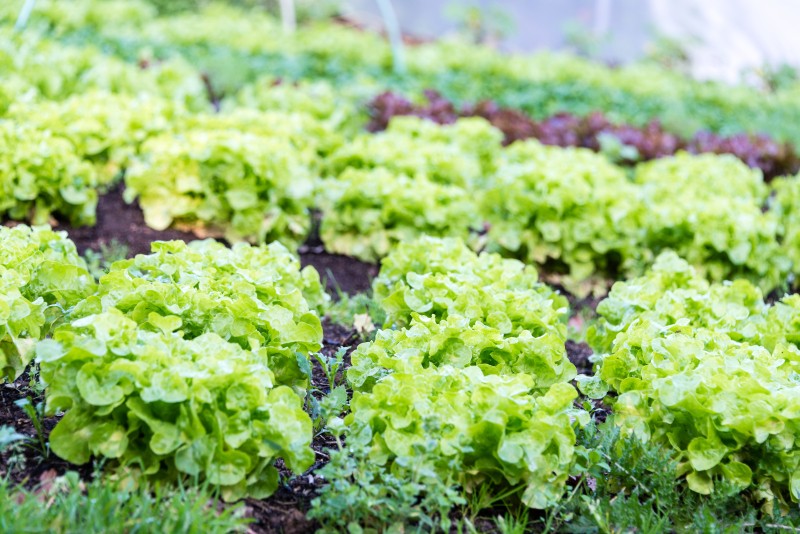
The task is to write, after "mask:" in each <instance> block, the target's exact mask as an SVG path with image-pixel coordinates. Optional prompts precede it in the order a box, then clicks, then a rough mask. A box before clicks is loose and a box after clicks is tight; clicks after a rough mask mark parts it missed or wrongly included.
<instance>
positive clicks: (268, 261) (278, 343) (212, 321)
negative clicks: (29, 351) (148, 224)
mask: <svg viewBox="0 0 800 534" xmlns="http://www.w3.org/2000/svg"><path fill="white" fill-rule="evenodd" d="M152 249H153V252H152V254H149V255H138V256H136V257H135V258H133V259H129V260H122V261H119V262H116V263H114V264H113V265H112V266H111V269H110V271H109V273H108V274H106V275H105V276H103V277H102V278H101V279H100V283H99V287H98V291H97V293H96V294H95V295H93V296H91V297H89V298H87V299H86V300H85V301H83V302H81V303H80V304H79V305H78V306H76V308H75V310H74V311H73V314H72V315H73V317H75V318H80V317H86V316H91V315H96V314H99V313H102V312H105V311H109V310H118V311H120V312H122V313H123V314H125V315H126V316H127V317H128V318H130V319H132V320H134V321H135V322H136V324H138V325H141V327H142V328H144V329H148V330H156V331H157V330H159V329H162V328H164V327H165V325H173V324H177V325H180V327H179V331H180V333H181V334H182V335H183V337H184V338H186V339H194V338H196V337H199V336H201V335H203V334H205V333H209V332H210V333H214V334H216V335H219V336H220V337H222V338H223V339H225V340H226V341H229V342H231V343H234V344H237V345H239V346H241V347H242V348H243V349H246V350H250V351H253V352H255V353H257V354H259V355H260V356H261V357H262V358H263V360H264V362H265V363H266V364H268V365H269V367H270V369H271V370H272V372H273V373H274V375H275V383H276V384H279V385H287V386H290V387H294V388H296V389H297V390H298V391H300V392H302V391H304V390H305V388H306V387H307V385H308V376H307V375H306V373H304V372H303V370H302V367H301V365H300V363H298V358H307V357H308V354H309V353H310V352H314V351H317V350H319V349H320V348H321V346H322V326H321V323H320V312H321V310H322V309H323V308H324V307H325V305H326V304H327V301H328V296H327V295H326V294H325V292H324V290H323V288H322V285H321V283H320V280H319V275H318V274H317V272H316V271H315V270H314V269H313V268H311V267H306V268H305V269H303V270H302V271H301V270H300V263H299V261H298V260H297V259H296V258H295V257H294V256H293V255H292V254H291V253H290V252H289V251H287V250H286V249H285V248H284V247H283V246H282V245H280V244H279V243H272V244H271V245H268V246H267V245H263V246H260V247H251V246H249V245H247V244H244V243H240V244H237V245H235V246H234V247H233V248H232V249H228V248H227V247H225V246H224V245H222V244H221V243H217V242H214V241H211V240H207V241H196V242H193V243H190V244H188V245H187V244H185V243H183V242H182V241H171V242H157V243H154V244H153V245H152Z"/></svg>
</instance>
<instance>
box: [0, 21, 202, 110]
mask: <svg viewBox="0 0 800 534" xmlns="http://www.w3.org/2000/svg"><path fill="white" fill-rule="evenodd" d="M17 12H18V10H17ZM142 67H146V68H141V67H139V66H137V65H134V64H131V63H127V62H125V61H123V60H121V59H119V58H116V57H113V56H109V55H107V54H104V53H103V52H101V51H100V49H98V48H96V47H95V46H74V45H67V44H64V43H62V42H58V41H54V40H48V39H45V38H42V37H41V36H40V35H37V34H36V32H24V33H20V32H14V31H12V30H11V29H10V28H7V29H2V30H0V70H2V72H3V74H4V78H3V81H2V85H5V86H7V87H12V88H13V89H14V93H13V95H14V96H15V98H14V99H13V100H12V101H11V102H18V101H19V100H20V99H23V100H33V101H44V100H62V99H65V98H68V97H70V96H73V95H80V94H83V93H86V92H91V91H93V90H97V91H103V92H108V93H114V94H126V95H142V94H148V95H153V96H161V97H165V98H169V99H170V100H172V101H174V102H175V103H177V104H180V105H185V106H186V107H188V108H189V109H192V110H198V111H201V110H208V109H209V107H210V106H209V104H208V98H207V96H206V90H205V87H204V86H203V82H202V80H201V77H200V75H199V73H198V71H197V70H195V69H194V68H193V67H192V66H191V65H190V64H189V63H188V62H187V61H185V60H184V59H181V58H170V59H168V60H166V61H153V62H148V63H147V64H142ZM11 102H9V104H10V103H11ZM0 104H2V101H0ZM5 111H6V110H5V109H4V108H3V107H2V106H1V105H0V115H1V114H2V113H3V112H5Z"/></svg>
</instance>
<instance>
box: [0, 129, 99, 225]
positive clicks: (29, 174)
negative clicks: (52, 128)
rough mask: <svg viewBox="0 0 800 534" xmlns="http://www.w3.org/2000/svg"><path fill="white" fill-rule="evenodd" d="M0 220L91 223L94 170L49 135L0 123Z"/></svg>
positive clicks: (65, 143) (94, 204)
mask: <svg viewBox="0 0 800 534" xmlns="http://www.w3.org/2000/svg"><path fill="white" fill-rule="evenodd" d="M0 147H2V148H0V169H2V171H0V215H6V216H8V217H10V218H11V219H15V220H20V221H27V222H31V223H33V224H39V225H41V224H47V223H49V221H50V217H51V215H53V214H59V215H61V216H63V217H64V218H66V219H67V220H69V222H70V223H72V224H76V225H78V224H94V221H95V209H96V207H97V187H98V186H99V184H100V178H99V176H98V173H97V170H96V169H95V168H94V167H93V166H92V165H91V164H90V163H88V162H86V161H84V160H83V159H81V157H80V156H78V155H77V154H75V149H74V147H73V146H72V144H71V143H70V142H69V141H67V140H65V139H63V138H60V137H58V136H55V135H53V134H52V133H51V132H48V131H46V130H45V131H42V130H38V129H36V128H34V127H30V126H27V125H25V124H24V123H23V124H20V123H17V122H14V121H9V120H0Z"/></svg>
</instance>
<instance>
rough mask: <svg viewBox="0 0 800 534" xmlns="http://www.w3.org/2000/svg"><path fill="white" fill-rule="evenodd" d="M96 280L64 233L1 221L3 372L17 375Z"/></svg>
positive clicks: (0, 343) (0, 360)
mask: <svg viewBox="0 0 800 534" xmlns="http://www.w3.org/2000/svg"><path fill="white" fill-rule="evenodd" d="M94 289H95V284H94V279H93V278H92V276H91V275H90V274H89V272H88V271H87V270H86V264H85V263H84V261H83V260H82V259H81V258H80V256H78V253H77V251H76V250H75V245H74V244H73V243H72V241H70V240H69V239H67V237H66V234H64V233H63V232H53V231H52V230H50V229H49V228H46V227H39V228H29V227H27V226H23V225H20V226H17V227H14V228H8V227H5V226H0V373H2V375H1V376H2V377H4V378H10V379H12V380H13V379H16V378H17V377H18V376H19V375H20V374H22V372H23V371H24V370H25V368H26V367H27V365H28V363H30V361H31V358H32V357H33V344H34V342H35V341H36V340H38V339H42V338H44V337H45V336H46V335H47V334H48V333H49V331H50V328H51V326H52V325H53V324H54V323H55V322H57V321H59V320H61V319H62V317H63V315H64V314H65V313H66V312H68V311H69V310H70V309H71V308H72V307H73V306H74V305H75V304H77V303H78V301H80V300H81V299H82V298H84V297H86V296H88V295H89V294H90V293H92V292H93V291H94Z"/></svg>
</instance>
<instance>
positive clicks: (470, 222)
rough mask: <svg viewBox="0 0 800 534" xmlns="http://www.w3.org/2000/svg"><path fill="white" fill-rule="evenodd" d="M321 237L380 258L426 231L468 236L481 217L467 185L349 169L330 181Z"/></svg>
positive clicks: (340, 250)
mask: <svg viewBox="0 0 800 534" xmlns="http://www.w3.org/2000/svg"><path fill="white" fill-rule="evenodd" d="M324 187H325V191H323V192H321V197H322V199H321V204H322V211H323V214H322V224H321V227H320V236H321V237H322V242H323V243H325V248H326V249H327V250H328V251H329V252H333V253H336V254H346V255H349V256H353V257H356V258H358V259H360V260H363V261H375V260H378V259H380V258H382V257H384V256H386V254H388V253H389V252H390V251H391V250H392V248H393V247H394V246H395V245H396V244H397V243H402V242H405V241H411V240H413V239H416V238H418V237H420V236H422V235H431V236H435V237H443V236H448V237H460V238H467V237H468V236H469V233H470V229H471V228H477V227H479V226H480V216H479V214H478V212H477V209H476V205H475V202H474V200H473V199H472V198H471V197H470V194H469V193H468V191H467V190H465V189H463V188H461V187H458V186H453V185H443V184H438V183H434V182H431V181H429V180H427V179H425V178H411V177H408V176H405V175H397V174H393V173H391V172H389V171H387V170H386V169H373V170H360V169H349V170H347V171H346V172H344V173H343V174H342V175H341V176H339V177H338V179H337V180H327V181H325V182H324Z"/></svg>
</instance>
